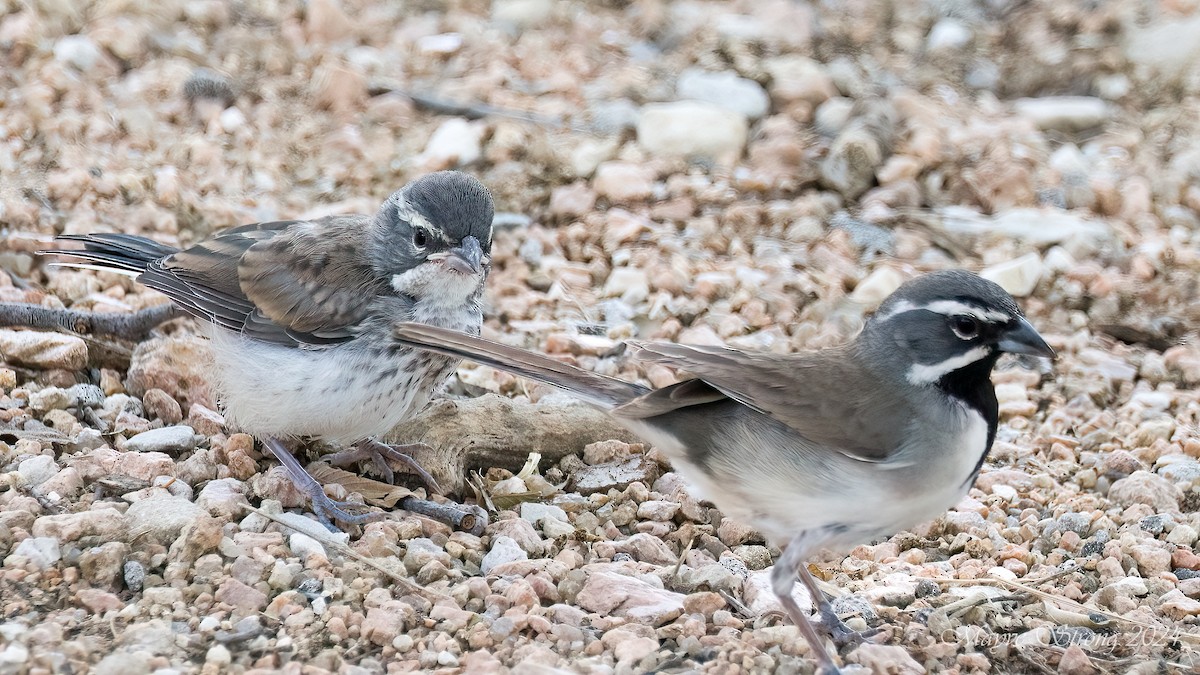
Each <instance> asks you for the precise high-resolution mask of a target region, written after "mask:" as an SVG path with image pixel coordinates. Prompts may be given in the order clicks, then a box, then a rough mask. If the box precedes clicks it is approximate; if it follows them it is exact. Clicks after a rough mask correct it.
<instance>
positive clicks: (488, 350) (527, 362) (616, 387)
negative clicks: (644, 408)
mask: <svg viewBox="0 0 1200 675" xmlns="http://www.w3.org/2000/svg"><path fill="white" fill-rule="evenodd" d="M395 335H396V337H397V339H399V340H400V342H403V343H405V344H408V345H411V346H413V347H419V348H421V349H426V350H428V351H433V352H437V353H439V354H444V355H446V356H453V357H456V358H460V359H470V360H471V361H475V362H477V363H482V364H484V365H487V366H491V367H493V368H498V369H500V370H504V371H508V372H510V373H512V374H514V375H520V376H521V377H528V378H530V379H533V380H537V381H539V382H545V383H546V384H551V385H554V386H556V387H561V388H562V389H566V390H567V391H569V392H571V393H572V394H575V395H576V396H579V397H580V398H582V399H584V400H585V401H587V402H589V403H591V404H593V405H596V406H599V407H601V408H605V409H611V408H615V407H617V406H619V405H622V404H624V403H627V402H629V401H631V400H633V399H635V398H637V397H639V396H642V395H644V394H646V393H648V392H649V391H650V390H649V389H647V388H646V387H642V386H640V385H637V384H633V383H630V382H624V381H622V380H618V379H616V378H613V377H608V376H605V375H599V374H597V373H593V372H590V371H587V370H583V369H582V368H576V367H575V366H572V365H568V364H566V363H563V362H561V361H557V360H555V359H552V358H550V357H549V356H545V355H543V354H538V353H536V352H531V351H527V350H525V349H519V348H517V347H510V346H508V345H504V344H500V343H499V342H493V341H491V340H485V339H483V338H481V337H476V336H474V335H468V334H466V333H460V332H458V331H453V330H448V329H446V328H438V327H436V326H426V325H424V324H419V323H401V324H398V325H397V326H396V328H395Z"/></svg>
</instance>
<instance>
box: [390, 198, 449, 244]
mask: <svg viewBox="0 0 1200 675" xmlns="http://www.w3.org/2000/svg"><path fill="white" fill-rule="evenodd" d="M396 215H398V216H399V217H401V218H403V219H404V220H407V221H408V224H409V225H412V226H413V227H419V228H421V229H422V230H425V233H426V234H428V235H429V236H431V237H436V238H437V239H438V241H440V242H442V243H443V244H445V245H446V246H450V245H452V244H453V242H451V241H450V239H449V238H447V237H446V233H445V232H443V231H442V228H440V227H437V226H435V225H434V224H433V223H431V222H429V219H428V218H426V217H425V216H423V215H421V213H420V212H419V211H417V210H416V209H414V208H411V207H409V206H408V205H403V206H400V207H398V208H397V210H396Z"/></svg>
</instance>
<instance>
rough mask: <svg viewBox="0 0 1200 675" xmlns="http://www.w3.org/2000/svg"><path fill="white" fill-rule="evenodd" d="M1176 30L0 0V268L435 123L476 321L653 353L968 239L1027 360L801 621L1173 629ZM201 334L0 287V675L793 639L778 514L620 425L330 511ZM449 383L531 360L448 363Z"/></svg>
mask: <svg viewBox="0 0 1200 675" xmlns="http://www.w3.org/2000/svg"><path fill="white" fill-rule="evenodd" d="M1197 45H1200V11H1198V10H1197V3H1196V2H1195V0H1169V1H1166V2H1161V3H1149V2H1142V1H1140V0H1111V1H1110V2H1103V3H1093V2H1073V1H1070V0H1068V1H1066V2H1064V1H1062V0H1031V1H1029V2H1015V1H1005V0H995V1H989V2H942V1H939V0H925V1H923V2H922V1H919V0H895V1H893V2H871V1H868V0H847V1H842V2H824V3H816V4H815V6H810V5H807V4H803V3H795V2H790V1H787V0H764V1H762V2H752V1H751V0H736V1H734V2H700V1H679V2H669V1H667V0H634V1H632V2H614V1H610V2H590V3H589V2H554V1H553V0H495V1H494V2H491V3H490V4H489V3H487V2H482V1H479V0H476V1H468V2H447V3H442V2H436V1H434V0H426V1H423V2H412V3H388V2H368V1H366V0H344V1H343V2H341V3H339V2H337V1H336V0H310V1H309V2H307V3H301V2H295V1H292V0H276V1H273V2H234V3H226V2H221V1H219V0H163V1H161V2H156V3H153V4H152V5H151V4H150V3H134V2H121V1H120V0H106V1H104V2H99V3H87V2H83V1H82V0H57V1H55V2H20V1H18V0H7V1H5V0H0V141H2V142H0V176H2V178H0V232H3V234H4V237H3V239H2V240H0V269H2V270H3V271H0V301H6V302H28V303H37V304H41V305H43V306H46V307H64V306H67V307H71V308H74V309H82V310H96V311H104V312H124V311H130V310H135V309H141V308H146V307H149V306H152V305H156V304H159V303H162V302H163V301H164V299H163V298H162V297H161V296H158V295H156V294H153V293H151V292H148V291H145V290H144V289H142V288H139V287H137V286H136V285H134V284H133V283H132V282H131V281H130V280H128V279H125V278H122V277H118V276H115V275H110V274H94V273H91V272H82V271H66V270H63V271H57V270H47V269H44V268H43V267H42V265H41V262H40V260H38V259H36V258H34V257H33V256H32V255H31V252H32V251H34V250H36V249H37V248H39V247H42V246H44V245H45V244H46V243H47V242H48V241H49V237H50V236H52V235H53V234H56V233H62V232H66V233H76V232H92V231H103V230H118V231H124V232H132V233H140V234H145V235H149V236H153V237H155V238H157V239H159V240H161V241H163V242H166V243H170V244H188V243H191V242H194V241H196V240H197V239H198V238H201V237H203V236H206V235H207V234H209V233H210V232H212V231H214V230H217V229H220V228H223V227H227V226H231V225H234V224H240V223H244V222H251V221H258V220H269V219H277V218H287V217H297V216H304V215H310V216H311V215H318V214H326V213H334V212H351V211H357V212H373V211H374V209H375V208H376V207H377V205H378V204H379V203H380V202H381V201H382V200H383V198H384V197H385V196H386V195H387V194H389V193H390V192H391V191H392V190H394V189H396V188H397V187H399V186H400V185H402V184H403V183H404V182H406V181H407V180H409V179H411V178H413V177H415V176H417V175H420V174H422V173H424V172H427V171H430V170H436V169H442V168H448V167H455V166H459V167H464V168H465V169H466V170H469V171H471V172H473V173H475V174H476V175H478V176H479V177H480V178H481V179H482V180H483V181H484V182H485V183H486V184H487V185H488V186H489V187H490V188H491V189H492V190H493V191H494V194H495V197H496V202H497V207H498V209H499V210H500V211H503V212H505V213H504V214H503V215H502V217H501V218H500V221H499V223H500V225H501V226H502V227H501V230H500V231H499V233H498V234H497V236H496V240H495V249H494V254H495V267H494V271H493V276H492V278H491V280H490V282H489V283H490V293H489V311H488V316H489V318H488V321H487V324H486V326H485V329H484V332H485V335H488V336H490V337H494V338H498V339H502V340H506V341H510V342H511V343H513V344H521V345H524V346H528V347H531V348H536V349H541V350H545V351H549V352H552V353H558V354H562V355H564V358H569V359H572V360H573V361H574V362H577V363H578V364H580V365H582V366H584V367H587V368H593V369H596V370H598V371H601V372H605V373H609V374H614V375H620V376H624V377H630V378H642V379H644V380H645V381H648V382H650V383H653V384H656V385H661V384H665V383H669V382H671V381H673V380H674V377H675V375H674V374H673V373H671V372H669V371H666V370H661V369H657V368H653V367H651V368H649V369H645V370H641V369H639V365H638V364H637V363H635V362H632V361H629V360H627V359H624V358H622V357H620V356H613V354H614V351H613V347H614V346H615V345H616V344H618V342H619V341H620V340H621V339H624V338H627V337H633V336H636V337H639V338H651V339H667V340H677V341H680V342H690V343H701V344H720V343H724V344H729V345H734V346H738V347H742V348H753V349H762V350H768V351H774V352H781V353H782V352H789V351H793V350H797V349H803V348H815V347H822V346H828V345H832V344H836V343H839V342H841V341H843V340H845V339H846V338H847V337H848V336H850V335H853V333H854V332H855V331H856V330H857V329H858V328H859V327H860V326H861V324H862V318H863V315H864V313H866V312H869V311H870V310H871V309H872V308H873V307H874V306H875V305H876V304H877V303H878V302H879V301H880V300H881V299H882V298H883V297H884V296H885V295H886V294H887V293H889V292H890V291H891V290H892V289H894V288H895V287H896V286H897V285H898V284H899V283H900V282H901V281H902V280H903V279H905V278H908V277H910V276H912V275H914V274H917V273H919V272H921V271H926V270H931V269H938V268H944V267H950V266H963V267H967V268H971V269H976V270H982V271H983V273H984V274H985V275H986V276H988V277H989V278H992V279H994V280H996V281H998V282H999V283H1001V284H1002V285H1003V286H1005V287H1006V288H1007V289H1009V290H1010V291H1011V292H1012V293H1013V294H1014V295H1016V296H1018V297H1019V298H1020V299H1021V301H1022V304H1023V305H1024V307H1025V308H1026V310H1027V313H1028V314H1029V316H1030V317H1031V319H1032V321H1033V323H1034V324H1035V325H1036V326H1038V327H1039V329H1041V331H1042V332H1043V334H1044V335H1046V336H1047V339H1048V340H1049V341H1050V342H1051V344H1052V345H1053V346H1054V347H1055V348H1056V349H1057V350H1058V351H1059V353H1060V355H1061V357H1060V359H1059V360H1058V361H1057V362H1056V363H1055V364H1054V366H1053V369H1050V368H1049V367H1044V368H1042V367H1040V366H1035V367H1034V368H1032V369H1030V368H1025V367H1019V364H1016V363H1008V364H1005V365H1004V366H1003V367H1002V368H1001V370H1000V371H998V372H997V374H996V378H995V379H996V382H997V394H998V395H999V398H1000V401H1001V418H1002V419H1001V428H1000V431H999V437H998V441H997V443H996V445H995V447H994V449H993V451H992V454H991V456H990V458H989V461H988V462H987V464H986V465H985V468H984V471H983V474H982V475H981V476H980V478H979V481H978V483H977V485H976V487H975V488H974V489H973V490H972V491H971V493H970V495H969V496H968V497H967V498H965V499H964V500H963V501H962V503H960V504H958V505H957V507H956V508H955V509H954V510H953V511H951V512H949V513H948V514H946V516H944V517H943V518H941V519H939V520H938V521H935V522H933V523H930V524H928V525H925V526H922V527H920V528H918V529H917V530H915V531H913V532H906V533H901V534H898V535H896V536H895V537H892V538H891V539H890V540H887V541H883V542H878V543H876V544H874V545H871V546H862V547H859V548H857V549H855V550H854V551H851V552H849V555H848V556H847V557H843V556H842V555H840V554H839V555H832V554H831V555H829V556H828V557H827V558H826V559H825V560H824V561H823V562H821V563H820V564H818V565H817V566H816V567H817V569H816V571H817V572H818V574H819V576H820V577H821V578H823V579H824V580H826V581H828V582H830V584H831V585H830V588H831V589H832V590H835V592H837V593H839V594H840V595H839V597H838V600H837V606H838V608H839V609H840V610H841V611H842V612H844V613H845V614H847V615H852V617H853V618H851V619H850V622H851V623H852V624H854V625H858V626H860V627H866V626H873V627H882V628H883V631H882V632H881V634H880V635H879V636H877V637H876V638H874V641H873V642H870V643H867V644H864V645H862V646H858V647H848V648H846V649H844V650H842V654H841V656H842V659H843V660H844V661H845V662H846V663H848V664H858V665H857V666H853V665H852V666H851V668H855V667H857V668H859V669H861V671H863V672H878V673H920V672H923V671H942V672H958V673H968V672H970V673H976V672H989V671H994V672H1036V673H1041V672H1061V673H1070V674H1080V675H1082V674H1085V673H1098V672H1136V673H1159V672H1196V671H1197V670H1198V669H1200V655H1198V652H1197V646H1198V645H1200V629H1198V628H1197V624H1198V623H1200V552H1198V549H1197V538H1198V533H1200V514H1198V513H1197V509H1198V508H1200V433H1198V431H1197V424H1198V418H1200V397H1198V396H1197V389H1196V387H1197V385H1198V384H1200V342H1198V341H1197V339H1196V338H1197V335H1196V326H1197V325H1198V323H1200V321H1198V320H1200V301H1198V300H1197V290H1198V288H1197V286H1198V284H1200V282H1198V278H1200V215H1198V214H1200V146H1197V144H1196V141H1195V139H1196V138H1197V136H1196V133H1195V132H1196V130H1197V127H1198V126H1200V114H1198V113H1200V103H1198V100H1197V93H1198V92H1200V59H1198V58H1197V57H1200V47H1198V46H1197ZM203 354H204V344H203V343H202V342H201V341H199V340H198V339H197V338H196V337H195V326H194V325H193V324H191V323H190V322H188V321H177V322H173V323H172V324H168V325H167V326H164V327H163V328H162V329H161V330H160V331H159V332H158V333H157V334H156V335H155V337H153V338H152V339H151V340H149V341H147V342H145V343H143V344H140V345H137V346H133V345H128V344H122V343H120V342H114V341H107V340H103V339H92V338H88V339H82V338H80V337H77V336H74V335H69V334H65V333H35V332H25V331H13V330H5V329H0V355H3V361H4V363H5V364H6V365H4V366H2V367H0V561H2V562H0V674H7V673H82V672H89V671H90V672H95V673H102V674H113V673H119V674H120V675H135V674H138V673H150V672H157V673H163V674H166V673H196V672H202V673H223V672H234V673H237V672H250V671H254V672H259V673H266V672H276V671H284V672H288V673H302V672H303V673H323V672H342V673H374V672H383V671H387V672H406V671H425V672H441V673H459V672H469V673H477V672H497V671H504V670H505V669H507V668H515V667H516V666H518V664H520V668H519V669H518V670H519V672H528V673H549V672H559V671H577V672H588V673H609V672H616V673H634V672H639V673H640V672H649V671H655V672H694V671H704V672H715V673H734V672H772V671H774V672H780V673H793V672H810V671H811V669H812V661H811V660H809V659H808V650H807V647H806V646H805V644H804V642H803V640H801V639H800V638H799V635H798V633H797V631H796V629H795V628H794V627H792V626H791V625H788V623H787V622H786V621H785V620H783V618H782V616H781V614H780V612H779V606H778V604H777V603H776V601H775V600H774V598H773V596H772V595H771V594H770V591H769V585H768V583H767V574H768V572H767V568H769V567H770V565H771V564H772V559H773V558H774V557H775V556H776V555H777V554H778V551H776V550H774V549H772V548H771V547H769V546H766V545H765V544H764V543H763V541H762V538H761V536H760V535H758V534H757V533H756V532H754V531H752V530H750V529H747V528H745V527H743V526H741V525H740V524H738V523H734V522H732V521H729V520H723V519H722V518H721V515H720V514H719V513H718V512H716V511H715V510H714V509H712V508H711V507H710V506H709V505H706V504H703V503H697V502H696V501H695V500H694V499H691V498H690V497H688V496H687V495H686V493H685V492H684V486H683V484H682V483H681V480H680V479H679V477H678V476H677V475H676V474H674V473H671V472H670V467H669V466H668V465H667V464H666V463H665V462H664V461H662V460H661V458H660V457H659V456H658V455H657V453H656V452H655V451H654V450H653V449H652V448H645V447H642V446H640V445H636V444H635V445H630V444H628V443H625V442H622V441H615V440H614V441H610V440H606V439H605V438H596V439H592V440H595V441H597V442H596V443H594V444H591V445H588V446H587V447H586V448H584V449H582V451H580V452H572V453H571V454H568V455H567V456H566V457H564V458H562V459H560V460H557V461H550V460H548V459H543V461H541V462H539V463H537V464H536V466H535V465H534V464H533V463H531V465H530V467H529V468H528V469H527V470H524V471H521V472H519V473H517V474H515V475H514V474H513V473H512V472H509V471H505V470H502V469H491V470H488V468H487V467H480V471H479V473H478V474H477V475H475V476H474V477H473V479H472V480H473V482H474V483H475V484H476V485H477V486H478V487H479V489H480V492H479V493H480V494H481V495H482V494H486V495H487V497H488V498H489V499H490V500H491V503H492V504H493V505H494V506H495V507H496V508H497V509H498V510H496V511H494V512H493V513H492V516H491V521H492V524H491V525H490V526H489V527H488V529H487V531H486V532H485V533H484V534H483V536H473V535H469V534H465V533H462V532H452V531H450V530H449V529H448V528H447V527H445V526H443V525H440V524H438V523H435V522H432V521H429V520H426V519H423V518H420V517H417V516H414V515H409V514H405V513H403V512H396V513H394V514H393V515H392V516H390V517H389V519H388V520H385V521H382V522H377V523H372V524H370V525H367V526H366V527H364V528H362V530H361V531H355V532H353V533H352V536H350V537H349V538H347V537H344V536H343V537H331V536H329V535H327V534H326V533H325V532H324V531H323V530H321V529H319V528H317V529H314V528H312V527H311V525H312V523H313V521H312V520H310V519H308V518H306V517H304V515H303V514H307V511H306V508H305V506H304V504H303V503H302V500H301V499H300V498H299V496H298V495H297V494H296V493H295V491H294V490H291V489H290V488H289V487H288V485H287V484H286V481H284V480H283V479H282V475H281V474H280V473H279V469H278V468H277V467H274V463H273V462H270V461H267V460H264V459H263V457H262V455H261V454H260V453H259V451H258V450H256V449H255V447H254V443H253V441H252V439H251V438H249V437H248V436H246V435H244V434H237V433H232V430H228V429H225V428H224V427H223V426H222V419H221V417H220V415H219V413H218V412H216V411H217V409H218V405H217V404H216V402H215V401H214V400H213V396H212V393H211V392H210V391H209V390H208V388H207V386H206V383H205V379H204V366H203V360H202V359H203ZM1039 368H1041V369H1039ZM483 391H495V392H499V393H501V394H504V395H510V396H513V397H518V398H525V399H529V400H531V401H534V402H539V401H541V402H542V403H547V399H548V398H549V396H550V395H551V392H550V391H549V390H546V389H543V388H541V387H537V386H534V385H532V384H530V383H526V382H523V381H519V380H516V379H514V378H512V377H510V376H508V375H505V374H501V373H496V372H494V371H492V370H490V369H484V368H476V367H473V366H470V365H469V364H467V365H464V366H463V367H462V368H461V369H460V371H459V374H458V379H457V380H455V381H454V382H453V383H452V385H451V393H452V394H453V395H462V394H478V393H481V392H483ZM555 400H558V399H557V398H556V399H555ZM513 452H514V455H515V456H516V457H517V461H516V466H514V467H511V468H514V469H515V468H516V467H517V466H520V464H521V462H522V461H524V459H525V457H524V453H525V452H526V451H525V450H524V449H522V448H521V447H514V448H513ZM250 505H253V507H254V510H251V509H249V508H248V507H249V506H250ZM847 670H850V668H848V669H847Z"/></svg>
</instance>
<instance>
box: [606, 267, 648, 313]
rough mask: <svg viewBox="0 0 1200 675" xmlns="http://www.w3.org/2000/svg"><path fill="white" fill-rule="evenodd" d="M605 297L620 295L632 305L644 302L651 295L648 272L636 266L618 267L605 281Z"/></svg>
mask: <svg viewBox="0 0 1200 675" xmlns="http://www.w3.org/2000/svg"><path fill="white" fill-rule="evenodd" d="M604 297H606V298H612V297H620V298H621V300H622V301H623V302H625V303H628V304H630V305H635V304H637V303H639V302H643V301H645V300H646V298H648V297H650V282H649V280H647V278H646V272H645V271H644V270H641V269H637V268H634V267H618V268H616V269H614V270H613V271H612V272H611V273H609V275H608V280H607V281H605V282H604Z"/></svg>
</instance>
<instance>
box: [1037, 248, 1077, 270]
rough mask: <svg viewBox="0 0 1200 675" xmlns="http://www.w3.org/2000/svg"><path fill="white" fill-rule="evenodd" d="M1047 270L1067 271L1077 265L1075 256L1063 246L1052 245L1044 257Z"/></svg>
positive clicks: (1043, 261) (1043, 260)
mask: <svg viewBox="0 0 1200 675" xmlns="http://www.w3.org/2000/svg"><path fill="white" fill-rule="evenodd" d="M1042 264H1043V265H1045V267H1046V271H1047V272H1065V271H1067V270H1069V269H1071V268H1072V267H1075V258H1074V257H1073V256H1072V255H1071V254H1070V253H1067V249H1065V248H1063V247H1061V246H1051V247H1050V250H1049V251H1046V257H1045V258H1043V259H1042Z"/></svg>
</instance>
